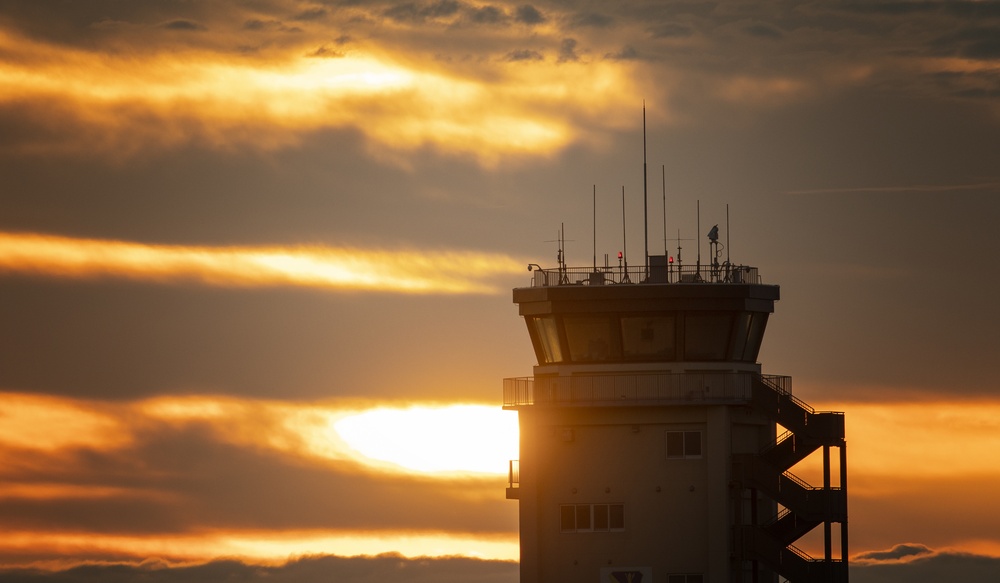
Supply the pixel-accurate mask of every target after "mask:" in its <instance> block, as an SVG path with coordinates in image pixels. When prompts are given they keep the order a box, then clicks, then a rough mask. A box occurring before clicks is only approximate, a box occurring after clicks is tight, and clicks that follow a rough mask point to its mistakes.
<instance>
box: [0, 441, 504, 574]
mask: <svg viewBox="0 0 1000 583" xmlns="http://www.w3.org/2000/svg"><path fill="white" fill-rule="evenodd" d="M268 427H269V426H268V425H261V426H260V430H262V431H263V430H267V428H268ZM0 476H2V479H3V483H4V484H6V485H8V486H9V485H12V484H22V483H23V484H26V485H31V484H35V483H42V484H48V485H53V484H60V485H66V486H91V487H105V488H113V489H115V490H118V491H120V492H122V493H121V494H119V495H116V496H113V497H111V496H109V497H102V498H95V497H92V496H87V495H86V493H84V494H82V495H80V497H74V496H73V495H72V494H67V495H65V496H64V497H61V498H57V499H37V498H32V497H27V498H18V497H17V496H13V497H5V502H4V504H3V505H0V521H2V522H3V524H4V525H5V528H7V529H14V530H26V531H29V532H46V531H51V532H67V531H68V532H90V533H95V534H118V535H124V534H132V535H134V534H147V535H162V536H169V535H171V534H185V533H197V532H201V531H203V530H204V529H209V530H218V531H233V532H239V531H251V532H253V531H274V532H280V531H282V530H285V529H290V530H329V531H347V532H351V531H372V530H376V531H387V532H396V531H401V530H405V531H438V532H440V531H444V532H462V533H487V534H502V535H513V533H514V532H515V531H516V515H517V505H516V504H514V503H512V502H510V501H509V500H506V499H505V497H504V484H505V477H503V476H498V477H496V478H492V479H456V478H450V479H447V480H444V479H440V480H438V479H433V478H427V477H408V476H407V475H405V474H371V473H365V472H363V471H361V469H359V467H358V466H356V465H355V464H354V463H351V462H333V461H323V460H315V459H311V458H310V459H306V458H297V457H295V456H289V455H288V454H286V453H282V452H277V451H268V450H261V449H258V448H256V447H254V446H236V445H231V444H228V443H224V440H222V441H220V438H219V436H218V435H217V434H216V433H214V432H213V430H212V429H211V428H210V427H209V426H208V425H204V424H201V423H198V422H192V423H190V424H188V425H183V426H180V427H172V426H168V425H165V424H162V425H161V424H158V423H150V424H149V425H148V426H147V427H146V428H139V429H138V435H137V440H136V443H135V444H134V445H131V446H128V447H125V448H123V449H117V450H112V451H91V450H78V451H76V452H59V453H57V454H52V455H51V456H49V455H48V454H38V455H36V456H35V457H34V459H33V461H32V464H31V466H30V467H23V466H22V467H18V466H15V465H12V464H9V463H8V464H5V465H4V467H3V468H2V469H0ZM2 552H3V550H2V549H0V554H2ZM91 558H93V559H98V558H104V557H91ZM0 563H2V561H0Z"/></svg>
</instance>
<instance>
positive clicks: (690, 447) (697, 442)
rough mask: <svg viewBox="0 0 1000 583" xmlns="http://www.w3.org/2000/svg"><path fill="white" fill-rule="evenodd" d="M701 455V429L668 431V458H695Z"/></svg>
mask: <svg viewBox="0 0 1000 583" xmlns="http://www.w3.org/2000/svg"><path fill="white" fill-rule="evenodd" d="M701 455H702V453H701V431H668V432H667V458H671V459H695V458H700V457H701Z"/></svg>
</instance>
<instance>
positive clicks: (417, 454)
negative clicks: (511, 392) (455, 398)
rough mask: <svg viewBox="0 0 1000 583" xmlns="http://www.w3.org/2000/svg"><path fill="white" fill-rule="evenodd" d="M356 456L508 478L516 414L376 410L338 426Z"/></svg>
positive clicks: (472, 409) (471, 408)
mask: <svg viewBox="0 0 1000 583" xmlns="http://www.w3.org/2000/svg"><path fill="white" fill-rule="evenodd" d="M333 429H334V431H336V433H337V435H338V436H339V437H340V438H341V439H342V440H343V441H344V442H346V443H347V444H348V445H349V446H350V447H351V448H352V449H354V450H355V451H356V452H357V453H358V454H360V455H362V456H364V457H365V458H368V459H370V460H375V461H378V462H383V463H389V464H393V465H395V466H398V467H400V468H403V469H406V470H410V471H414V472H428V473H456V472H458V473H471V474H506V473H507V468H508V461H509V460H511V459H515V458H517V456H518V427H517V414H516V413H514V412H511V411H504V410H502V409H500V408H499V407H497V406H486V405H448V406H440V407H435V406H412V407H407V408H377V409H371V410H368V411H364V412H361V413H358V414H356V415H351V416H348V417H344V418H342V419H339V420H338V421H336V422H334V424H333Z"/></svg>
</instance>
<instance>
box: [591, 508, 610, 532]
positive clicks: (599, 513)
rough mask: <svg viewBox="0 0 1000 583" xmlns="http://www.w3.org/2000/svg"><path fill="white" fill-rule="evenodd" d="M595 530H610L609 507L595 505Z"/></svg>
mask: <svg viewBox="0 0 1000 583" xmlns="http://www.w3.org/2000/svg"><path fill="white" fill-rule="evenodd" d="M594 530H596V531H607V530H608V505H607V504H594Z"/></svg>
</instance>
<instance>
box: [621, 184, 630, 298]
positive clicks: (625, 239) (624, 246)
mask: <svg viewBox="0 0 1000 583" xmlns="http://www.w3.org/2000/svg"><path fill="white" fill-rule="evenodd" d="M622 258H623V259H624V260H625V272H624V273H622V279H621V283H632V280H630V279H629V277H628V237H627V236H626V231H625V185H624V184H623V185H622Z"/></svg>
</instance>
